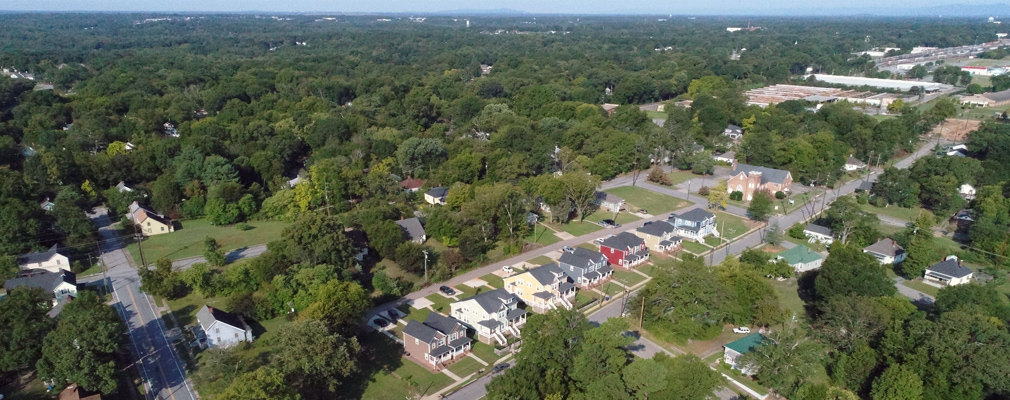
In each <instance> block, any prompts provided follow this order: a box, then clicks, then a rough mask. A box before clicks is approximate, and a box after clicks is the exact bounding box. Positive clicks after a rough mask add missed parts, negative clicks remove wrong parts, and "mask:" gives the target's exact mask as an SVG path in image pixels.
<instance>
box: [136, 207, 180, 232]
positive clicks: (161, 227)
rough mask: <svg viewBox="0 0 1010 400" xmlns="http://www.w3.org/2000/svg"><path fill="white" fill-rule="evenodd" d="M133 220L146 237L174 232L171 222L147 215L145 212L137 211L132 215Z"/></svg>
mask: <svg viewBox="0 0 1010 400" xmlns="http://www.w3.org/2000/svg"><path fill="white" fill-rule="evenodd" d="M134 218H136V221H137V225H138V226H140V230H141V232H144V234H145V235H147V236H154V235H160V234H163V233H169V232H175V228H174V227H173V226H172V221H169V220H168V219H166V218H162V217H160V216H157V215H154V214H151V213H148V212H147V211H146V210H143V209H141V210H139V211H137V213H136V214H134Z"/></svg>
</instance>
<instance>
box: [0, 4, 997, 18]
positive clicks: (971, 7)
mask: <svg viewBox="0 0 1010 400" xmlns="http://www.w3.org/2000/svg"><path fill="white" fill-rule="evenodd" d="M614 4H615V3H612V2H603V1H599V0H589V1H573V0H561V1H557V2H542V1H532V0H512V1H483V2H476V3H475V2H468V1H460V0H431V1H427V2H411V1H387V2H374V1H365V0H346V1H341V2H331V1H321V0H303V1H289V2H276V1H265V0H248V1H226V0H205V1H199V0H181V1H174V2H165V1H155V0H132V1H122V0H78V1H74V2H68V1H60V0H38V1H36V0H9V2H7V4H5V5H2V6H0V11H7V12H33V11H34V12H197V13H199V12H228V13H255V12H292V13H440V12H451V11H473V12H477V13H479V12H488V11H496V10H506V9H507V10H515V11H519V12H527V13H535V14H654V15H656V14H698V15H743V14H756V15H762V14H767V15H792V14H811V15H817V14H821V15H830V14H838V13H842V14H844V13H847V12H848V13H871V14H872V13H874V11H879V13H880V14H881V15H902V11H903V10H904V11H908V13H907V15H910V16H911V15H924V13H927V12H933V11H936V12H946V13H950V14H952V15H958V14H962V15H986V12H987V11H989V10H991V11H992V12H993V13H997V12H1001V11H1006V10H1008V9H1010V6H1008V5H1007V4H1005V3H999V2H994V1H992V0H978V1H971V0H967V1H964V0H962V1H944V0H925V1H907V0H891V1H888V0H883V1H872V0H856V1H851V2H847V3H845V4H844V6H839V5H838V4H839V3H838V2H836V1H829V0H809V1H804V0H774V1H762V2H760V3H755V2H745V1H739V0H707V1H706V0H688V1H681V2H678V3H676V4H662V5H660V4H656V3H655V2H650V1H645V0H629V1H624V2H621V3H619V5H616V6H615V5H614Z"/></svg>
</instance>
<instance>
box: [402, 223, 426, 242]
mask: <svg viewBox="0 0 1010 400" xmlns="http://www.w3.org/2000/svg"><path fill="white" fill-rule="evenodd" d="M396 224H397V225H399V226H400V229H402V230H403V235H404V236H405V237H406V238H407V240H409V241H411V242H414V243H417V244H423V243H424V242H425V241H426V240H428V234H427V233H425V231H424V227H423V226H421V220H419V219H417V217H414V218H407V219H401V220H399V221H396Z"/></svg>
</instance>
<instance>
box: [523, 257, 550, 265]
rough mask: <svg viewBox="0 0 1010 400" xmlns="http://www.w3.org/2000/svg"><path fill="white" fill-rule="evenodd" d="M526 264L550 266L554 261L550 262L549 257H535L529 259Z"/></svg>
mask: <svg viewBox="0 0 1010 400" xmlns="http://www.w3.org/2000/svg"><path fill="white" fill-rule="evenodd" d="M527 262H528V263H530V264H533V265H544V264H550V263H552V262H554V260H552V259H551V258H550V257H547V256H536V257H533V258H531V259H530V260H529V261H527Z"/></svg>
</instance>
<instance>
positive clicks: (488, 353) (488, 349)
mask: <svg viewBox="0 0 1010 400" xmlns="http://www.w3.org/2000/svg"><path fill="white" fill-rule="evenodd" d="M471 346H473V347H471V350H470V351H471V352H472V353H473V355H475V356H477V358H480V359H481V360H484V362H486V363H488V364H494V362H495V361H498V358H499V357H498V355H496V354H495V353H494V347H492V346H491V345H489V344H484V343H481V342H478V341H476V340H474V341H473V344H472V345H471Z"/></svg>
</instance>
